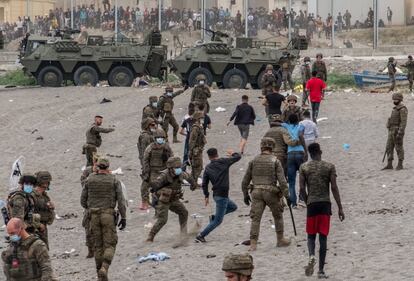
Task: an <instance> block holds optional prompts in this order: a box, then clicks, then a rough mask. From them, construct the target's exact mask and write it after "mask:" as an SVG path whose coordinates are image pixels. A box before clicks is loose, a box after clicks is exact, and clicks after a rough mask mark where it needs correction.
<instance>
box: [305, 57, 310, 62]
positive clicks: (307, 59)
mask: <svg viewBox="0 0 414 281" xmlns="http://www.w3.org/2000/svg"><path fill="white" fill-rule="evenodd" d="M303 61H305V62H306V61H311V59H310V57H305V58H304V59H303Z"/></svg>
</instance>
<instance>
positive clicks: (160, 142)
mask: <svg viewBox="0 0 414 281" xmlns="http://www.w3.org/2000/svg"><path fill="white" fill-rule="evenodd" d="M165 137H166V136H165V132H164V130H163V129H157V130H156V131H155V133H154V142H153V143H151V144H150V145H149V146H148V147H147V148H146V149H145V151H144V159H143V165H142V174H141V177H142V185H141V198H142V205H141V209H142V210H147V209H148V207H149V184H150V183H151V182H152V181H154V180H156V179H157V177H158V176H159V175H160V173H161V171H162V170H165V169H166V168H167V164H166V163H167V160H168V158H170V157H171V156H173V155H174V154H173V152H172V150H171V148H170V146H169V145H168V143H167V142H166V138H165Z"/></svg>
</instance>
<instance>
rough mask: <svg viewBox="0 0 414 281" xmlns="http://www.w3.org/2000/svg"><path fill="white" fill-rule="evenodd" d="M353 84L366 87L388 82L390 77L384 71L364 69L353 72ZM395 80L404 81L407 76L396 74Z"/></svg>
mask: <svg viewBox="0 0 414 281" xmlns="http://www.w3.org/2000/svg"><path fill="white" fill-rule="evenodd" d="M353 76H354V80H355V84H356V85H357V86H358V87H367V86H374V85H380V84H386V83H390V78H389V77H388V74H386V73H378V72H372V71H367V70H364V71H362V73H360V72H359V73H358V72H354V73H353ZM395 80H396V81H397V82H398V81H405V80H407V76H406V75H405V74H397V75H396V77H395Z"/></svg>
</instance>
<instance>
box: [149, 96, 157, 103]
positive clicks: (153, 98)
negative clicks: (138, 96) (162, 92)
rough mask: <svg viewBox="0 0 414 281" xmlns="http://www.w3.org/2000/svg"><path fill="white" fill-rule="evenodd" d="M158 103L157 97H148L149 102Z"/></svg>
mask: <svg viewBox="0 0 414 281" xmlns="http://www.w3.org/2000/svg"><path fill="white" fill-rule="evenodd" d="M157 101H158V97H157V96H150V97H149V102H150V103H153V102H157Z"/></svg>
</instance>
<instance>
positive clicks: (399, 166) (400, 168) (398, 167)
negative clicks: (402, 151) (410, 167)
mask: <svg viewBox="0 0 414 281" xmlns="http://www.w3.org/2000/svg"><path fill="white" fill-rule="evenodd" d="M395 169H396V170H397V171H399V170H402V169H404V168H403V160H398V165H397V167H396V168H395Z"/></svg>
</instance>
